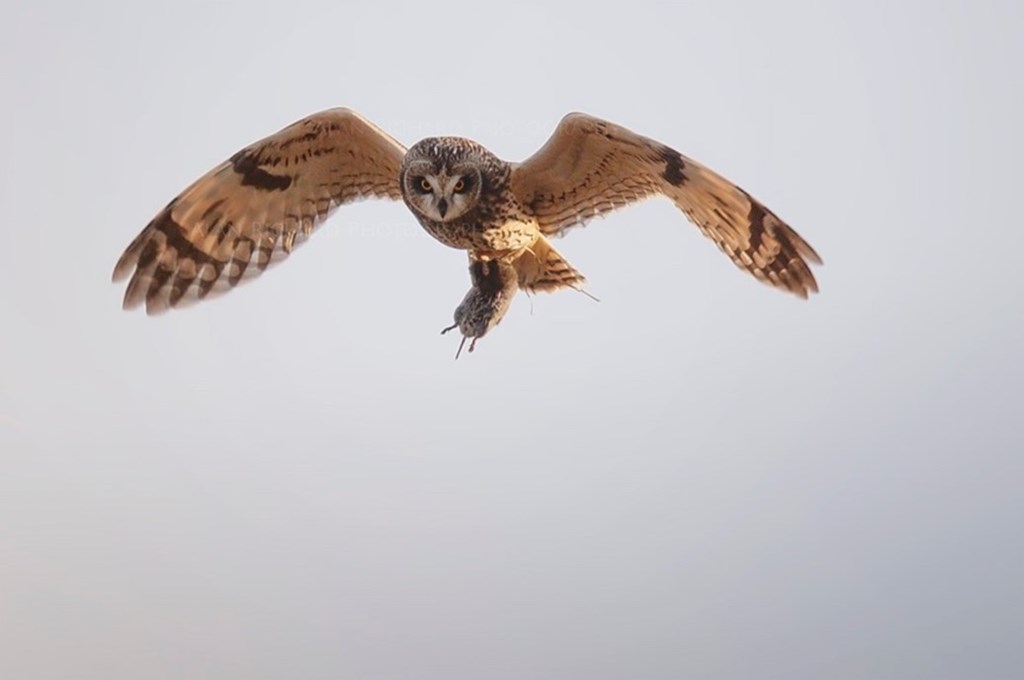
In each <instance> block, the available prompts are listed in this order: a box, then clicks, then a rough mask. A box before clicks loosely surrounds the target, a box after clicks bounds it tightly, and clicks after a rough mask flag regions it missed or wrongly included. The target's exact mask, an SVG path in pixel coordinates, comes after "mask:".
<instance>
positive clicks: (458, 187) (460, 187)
mask: <svg viewBox="0 0 1024 680" xmlns="http://www.w3.org/2000/svg"><path fill="white" fill-rule="evenodd" d="M465 188H466V182H465V180H461V179H460V180H459V181H458V182H456V183H455V191H456V192H460V191H462V190H464V189H465Z"/></svg>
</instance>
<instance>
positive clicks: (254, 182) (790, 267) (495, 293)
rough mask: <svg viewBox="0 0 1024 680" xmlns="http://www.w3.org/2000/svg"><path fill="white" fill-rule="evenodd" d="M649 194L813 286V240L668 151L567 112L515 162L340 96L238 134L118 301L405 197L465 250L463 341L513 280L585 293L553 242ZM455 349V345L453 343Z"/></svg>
mask: <svg viewBox="0 0 1024 680" xmlns="http://www.w3.org/2000/svg"><path fill="white" fill-rule="evenodd" d="M653 196H665V197H667V198H668V199H669V200H671V201H672V202H673V203H674V204H675V205H676V206H677V207H678V208H679V209H680V210H682V211H683V213H684V214H685V215H686V216H687V217H688V218H689V220H690V221H691V222H692V223H693V224H695V225H696V226H697V228H698V229H700V231H701V232H702V233H703V234H704V235H705V236H707V237H708V238H709V239H711V240H712V241H713V242H714V243H715V245H717V246H718V248H719V249H721V250H722V252H724V253H725V254H726V255H728V256H729V258H730V259H731V260H732V261H733V262H734V263H735V264H736V265H738V266H739V267H740V268H741V269H744V270H746V271H748V272H750V273H751V274H752V275H753V276H755V277H756V278H757V279H759V280H761V281H763V282H765V283H767V284H769V285H771V286H774V287H776V288H779V289H781V290H784V291H788V292H790V293H794V294H796V295H798V296H800V297H801V298H806V297H807V295H808V294H809V293H812V292H817V290H818V286H817V283H816V282H815V279H814V275H813V274H812V272H811V269H810V266H809V264H821V259H820V258H819V257H818V255H817V253H815V252H814V249H813V248H811V246H810V245H808V243H807V242H806V241H804V239H802V238H801V237H800V236H799V235H798V234H797V233H796V232H795V231H794V230H793V229H791V228H790V227H789V226H788V225H787V224H786V223H784V222H783V221H782V220H780V219H779V218H778V217H777V216H776V215H775V213H773V212H772V211H770V210H768V209H767V208H766V207H764V206H763V205H762V204H761V203H759V202H758V201H757V200H755V199H754V198H753V197H752V196H751V195H750V194H748V193H747V192H746V191H744V190H743V189H741V188H739V187H738V186H736V185H735V184H733V183H732V182H730V181H729V180H727V179H725V178H724V177H722V176H721V175H719V174H717V173H715V172H713V171H712V170H710V169H708V168H707V167H705V166H703V165H701V164H700V163H698V162H697V161H695V160H693V159H691V158H688V157H687V156H684V155H682V154H681V153H679V152H678V151H676V150H675V149H673V148H671V147H669V146H666V145H665V144H662V143H660V142H656V141H654V140H653V139H649V138H647V137H643V136H641V135H639V134H636V133H635V132H632V131H630V130H628V129H626V128H624V127H622V126H619V125H616V124H614V123H610V122H608V121H605V120H601V119H599V118H594V117H592V116H589V115H586V114H582V113H570V114H569V115H567V116H565V117H564V118H563V119H562V121H561V122H560V123H559V124H558V126H557V128H555V131H554V133H553V134H552V135H551V138H550V139H549V140H548V141H547V142H546V143H545V144H544V146H542V147H541V148H540V150H538V151H537V152H536V153H535V154H534V155H532V156H531V157H529V158H528V159H526V160H525V161H523V162H521V163H511V162H508V161H504V160H501V159H500V158H498V157H497V156H495V155H494V154H493V153H491V152H490V151H488V150H487V149H486V148H485V147H483V146H481V145H480V144H478V143H476V142H474V141H472V140H469V139H464V138H461V137H430V138H427V139H424V140H422V141H420V142H418V143H416V144H414V145H413V146H412V147H411V148H409V149H406V148H405V147H404V146H403V145H402V144H400V143H399V142H398V141H396V140H395V139H394V138H393V137H391V136H390V135H388V134H387V133H385V132H384V131H383V130H381V129H380V128H379V127H377V126H376V125H374V124H373V123H371V122H370V121H369V120H367V119H366V118H363V117H362V116H361V115H359V114H358V113H356V112H355V111H352V110H351V109H346V108H337V109H330V110H327V111H323V112H321V113H317V114H314V115H312V116H309V117H307V118H304V119H302V120H300V121H298V122H296V123H293V124H292V125H289V126H288V127H286V128H284V129H282V130H281V131H279V132H277V133H275V134H273V135H270V136H269V137H267V138H265V139H263V140H260V141H258V142H256V143H254V144H252V145H250V146H247V147H245V148H244V149H242V150H241V151H239V152H238V153H236V154H235V155H233V156H231V158H229V159H228V160H227V161H225V162H224V163H221V164H220V165H218V166H217V167H215V168H213V169H212V170H210V171H209V172H208V173H207V174H205V175H203V176H202V177H200V178H199V179H198V180H196V181H195V182H194V183H193V184H192V185H191V186H189V187H187V188H186V189H185V190H184V191H182V192H181V193H180V194H178V196H177V197H175V198H174V199H173V200H171V202H170V203H168V204H167V206H166V207H165V208H164V209H163V210H161V211H160V212H159V213H158V214H157V215H156V217H155V218H153V220H152V221H151V222H150V223H149V224H148V225H147V226H146V227H145V229H143V230H142V232H140V233H139V235H138V236H136V237H135V240H133V241H132V242H131V244H130V245H129V246H128V248H127V249H126V250H125V251H124V254H123V255H121V258H120V259H119V260H118V262H117V264H116V266H115V267H114V273H113V280H114V281H115V282H118V281H122V280H124V279H126V278H127V279H128V285H127V288H126V290H125V294H124V308H125V309H131V308H135V307H138V306H140V305H142V304H143V303H145V307H146V311H147V313H149V314H156V313H159V312H163V311H165V310H167V309H169V308H173V307H181V306H185V305H187V304H188V303H192V302H195V301H197V300H203V299H205V298H208V297H212V296H214V295H216V294H218V293H222V292H225V291H227V290H230V289H232V288H234V287H235V286H237V285H238V284H239V283H241V282H242V281H245V280H247V279H250V278H252V277H254V276H256V275H258V274H260V273H261V272H263V271H264V270H265V269H267V268H268V267H269V266H271V265H272V264H274V263H276V262H279V261H280V260H283V259H285V258H286V257H287V256H288V255H289V254H290V253H291V252H292V250H294V249H295V248H296V246H298V245H299V244H301V243H303V242H304V241H305V240H306V239H307V238H308V237H309V236H310V235H311V234H312V233H313V231H315V230H316V228H317V227H318V226H319V225H320V223H322V222H323V221H324V220H326V219H327V217H328V216H329V215H330V214H331V213H332V212H333V211H334V210H335V209H336V208H337V207H338V206H341V205H344V204H346V203H349V202H352V201H354V200H357V199H362V198H371V197H372V198H386V199H392V200H399V199H401V200H402V201H404V202H405V204H406V206H407V207H408V208H409V210H410V211H411V212H412V214H413V215H414V216H415V217H416V219H417V220H418V221H419V223H420V225H421V226H422V227H423V229H424V230H425V231H426V232H427V233H428V234H430V235H431V236H433V237H434V238H435V239H436V240H438V241H440V242H441V243H443V244H444V245H446V246H449V247H451V248H457V249H460V250H465V251H466V252H467V253H468V256H469V274H470V280H471V284H472V285H471V287H470V289H469V292H468V293H466V296H465V297H464V298H463V300H462V302H461V303H460V304H459V305H458V306H457V307H456V309H455V314H454V319H453V320H454V323H453V324H452V325H450V326H448V327H446V328H445V329H444V330H442V331H441V332H442V333H445V332H447V331H449V330H453V329H456V328H457V329H459V331H460V332H461V334H462V341H461V343H460V345H459V352H461V351H462V347H463V345H464V344H465V342H466V340H467V339H468V340H469V341H470V346H469V350H470V351H472V350H473V349H474V346H475V344H476V341H477V340H478V339H480V338H482V337H483V336H484V335H486V334H487V333H488V332H489V331H490V330H491V329H492V328H494V326H496V325H497V324H498V323H499V322H500V321H501V320H502V318H503V317H504V316H505V314H506V312H507V311H508V309H509V307H510V305H511V303H512V299H513V298H514V297H515V294H516V292H517V291H519V290H523V291H525V292H527V293H532V292H535V291H556V290H560V289H566V288H568V289H572V290H577V291H583V285H584V283H585V279H584V277H583V275H582V274H580V272H579V271H577V270H576V269H575V268H574V267H573V266H572V265H571V264H569V262H568V261H567V260H566V259H565V258H564V257H563V256H562V254H561V253H559V252H558V251H557V250H556V249H555V247H554V245H552V242H551V239H552V238H554V237H557V236H561V235H563V234H564V233H565V232H566V231H568V230H569V229H571V228H572V227H574V226H576V225H582V224H584V223H585V222H586V221H587V220H589V219H590V218H593V217H596V216H600V215H604V214H606V213H608V212H611V211H613V210H616V209H618V208H621V207H624V206H626V205H629V204H632V203H636V202H638V201H641V200H643V199H646V198H650V197H653ZM459 352H457V353H456V357H458V353H459Z"/></svg>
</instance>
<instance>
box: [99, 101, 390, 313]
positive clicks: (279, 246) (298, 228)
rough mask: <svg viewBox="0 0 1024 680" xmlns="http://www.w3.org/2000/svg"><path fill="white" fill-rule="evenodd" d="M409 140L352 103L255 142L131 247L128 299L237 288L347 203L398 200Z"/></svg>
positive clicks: (167, 303)
mask: <svg viewBox="0 0 1024 680" xmlns="http://www.w3.org/2000/svg"><path fill="white" fill-rule="evenodd" d="M404 157H405V147H404V146H402V145H401V144H400V143H399V142H397V141H396V140H395V139H394V138H392V137H391V136H390V135H388V134H387V133H386V132H384V131H383V130H381V129H380V128H378V127H377V126H376V125H374V124H373V123H371V122H370V121H368V120H367V119H365V118H363V117H362V116H361V115H359V114H358V113H356V112H355V111H352V110H351V109H345V108H337V109H329V110H327V111H322V112H320V113H316V114H313V115H311V116H308V117H306V118H303V119H302V120H300V121H297V122H295V123H293V124H292V125H289V126H288V127H286V128H284V129H282V130H280V131H278V132H276V133H274V134H272V135H270V136H269V137H266V138H264V139H262V140H260V141H258V142H255V143H253V144H251V145H249V146H247V147H245V148H244V149H242V150H241V151H239V152H238V153H236V154H235V155H233V156H232V157H231V158H229V159H228V160H226V161H225V162H223V163H221V164H220V165H218V166H217V167H215V168H213V169H212V170H210V171H209V172H208V173H206V174H205V175H203V176H202V177H200V178H199V179H198V180H196V181H195V182H193V183H192V185H191V186H189V187H187V188H186V189H185V190H184V191H182V192H181V193H180V194H178V196H177V197H175V198H174V199H173V200H172V201H171V202H170V203H169V204H168V205H167V207H165V208H164V209H163V210H161V211H160V212H159V213H158V214H157V216H156V217H154V218H153V220H152V221H151V222H150V223H149V224H148V225H147V226H146V228H145V229H143V230H142V232H141V233H140V234H139V235H138V236H137V237H136V238H135V240H134V241H132V243H131V244H130V245H129V246H128V248H127V249H126V250H125V251H124V254H123V255H122V256H121V259H119V260H118V262H117V265H116V266H115V267H114V274H113V279H114V281H115V282H116V281H120V280H122V279H124V278H127V277H128V276H129V275H131V278H130V280H129V282H128V287H127V289H126V290H125V294H124V307H125V309H131V308H133V307H137V306H139V305H141V304H143V303H145V305H146V312H147V313H149V314H155V313H158V312H162V311H164V310H166V309H168V308H169V307H178V306H180V305H184V304H185V303H188V302H194V301H196V300H201V299H204V298H206V297H208V296H209V295H211V294H215V293H218V292H225V291H227V290H230V289H232V288H234V287H235V286H236V285H238V284H239V283H240V282H242V281H245V280H247V279H249V278H251V277H253V276H255V275H257V274H259V273H261V272H262V271H263V270H264V269H266V268H267V266H268V265H270V264H272V263H274V262H277V261H278V260H281V259H283V258H284V257H285V256H286V255H288V254H289V253H291V252H292V249H293V248H295V247H296V246H297V245H299V244H300V243H302V242H303V241H305V240H306V238H307V237H308V236H309V235H310V234H311V233H312V232H313V230H314V229H315V228H316V227H317V226H318V225H319V224H320V223H321V222H323V221H324V220H325V219H326V218H327V216H328V215H329V214H330V213H331V212H333V211H334V209H335V208H337V207H338V206H339V205H342V204H344V203H349V202H351V201H354V200H356V199H358V198H368V197H377V198H390V199H395V200H397V199H400V198H401V197H402V193H401V190H400V188H399V186H398V175H399V171H400V169H401V166H402V159H403V158H404Z"/></svg>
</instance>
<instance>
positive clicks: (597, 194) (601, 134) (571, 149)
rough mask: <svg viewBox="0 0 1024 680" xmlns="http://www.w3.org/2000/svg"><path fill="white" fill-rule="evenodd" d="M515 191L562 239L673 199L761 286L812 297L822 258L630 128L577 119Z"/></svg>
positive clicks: (524, 169) (526, 167) (726, 186)
mask: <svg viewBox="0 0 1024 680" xmlns="http://www.w3.org/2000/svg"><path fill="white" fill-rule="evenodd" d="M512 191H513V192H514V193H515V195H516V197H517V199H518V200H519V201H520V202H521V203H522V204H523V205H525V206H527V207H528V208H530V209H531V210H532V211H533V213H534V214H535V215H536V217H537V220H538V221H539V224H540V229H541V231H542V232H543V233H544V234H548V235H557V234H560V233H561V232H563V231H564V230H566V229H568V228H570V227H572V226H574V225H576V224H581V223H583V222H584V221H586V220H587V219H589V218H591V217H594V216H595V215H601V214H603V213H607V212H610V211H612V210H615V209H617V208H620V207H622V206H625V205H629V204H630V203H634V202H636V201H639V200H642V199H645V198H647V197H650V196H654V195H659V194H660V195H663V196H667V197H668V198H670V199H671V200H672V201H673V202H674V203H675V204H676V206H677V207H678V208H679V209H680V210H682V211H683V212H684V213H686V216H687V217H689V218H690V221H692V222H693V223H694V224H696V225H697V227H699V228H700V230H701V231H702V232H703V233H704V235H705V236H707V237H708V238H710V239H711V240H712V241H714V242H715V243H716V244H717V245H718V247H719V248H720V249H721V250H722V251H723V252H724V253H725V254H726V255H728V256H729V257H730V258H732V260H733V262H735V263H736V264H737V265H738V266H739V267H741V268H742V269H746V270H747V271H749V272H750V273H751V274H753V275H754V276H756V277H757V278H758V279H760V280H762V281H764V282H766V283H768V284H770V285H773V286H776V287H778V288H782V289H784V290H788V291H790V292H792V293H795V294H797V295H799V296H800V297H803V298H806V297H807V294H808V292H817V290H818V285H817V283H816V282H815V280H814V275H813V274H812V273H811V270H810V267H809V266H808V262H811V263H815V264H821V258H819V257H818V254H817V253H815V252H814V249H813V248H811V246H810V245H808V243H807V242H806V241H804V240H803V239H802V238H800V236H799V234H797V233H796V232H795V231H793V230H792V229H791V228H790V227H789V226H788V225H786V223H784V222H783V221H782V220H780V219H779V218H778V217H777V216H776V215H775V213H773V212H772V211H770V210H768V209H767V208H765V207H764V206H763V205H761V204H760V203H759V202H758V201H756V200H755V199H754V198H753V197H751V196H750V194H748V193H747V192H745V191H744V190H743V189H740V188H739V187H738V186H736V185H735V184H733V183H732V182H730V181H729V180H727V179H725V178H724V177H722V176H721V175H719V174H717V173H715V172H713V171H711V170H709V169H708V168H706V167H704V166H703V165H701V164H700V163H697V162H696V161H694V160H692V159H690V158H687V157H686V156H684V155H682V154H680V153H679V152H678V151H676V150H674V149H672V148H670V147H668V146H665V145H664V144H660V143H658V142H656V141H654V140H652V139H648V138H647V137H642V136H640V135H638V134H636V133H634V132H631V131H630V130H627V129H626V128H624V127H621V126H619V125H615V124H614V123H609V122H608V121H604V120H600V119H598V118H593V117H591V116H588V115H585V114H582V113H571V114H569V115H568V116H566V117H565V118H563V119H562V121H561V122H560V123H559V125H558V128H557V129H556V130H555V132H554V134H553V135H552V136H551V139H549V140H548V141H547V143H546V144H545V145H544V146H543V147H541V149H540V150H539V151H538V152H537V153H536V154H534V155H533V156H531V157H530V158H528V159H527V160H525V161H524V162H523V163H521V164H519V165H518V166H516V168H515V169H514V170H513V173H512Z"/></svg>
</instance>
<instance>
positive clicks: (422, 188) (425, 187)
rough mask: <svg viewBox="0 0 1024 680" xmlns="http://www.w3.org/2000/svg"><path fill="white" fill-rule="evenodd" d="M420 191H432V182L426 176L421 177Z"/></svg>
mask: <svg viewBox="0 0 1024 680" xmlns="http://www.w3.org/2000/svg"><path fill="white" fill-rule="evenodd" d="M420 191H422V192H423V193H425V194H427V193H430V192H431V191H432V189H431V187H430V182H429V181H428V180H427V178H426V177H422V178H420Z"/></svg>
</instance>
